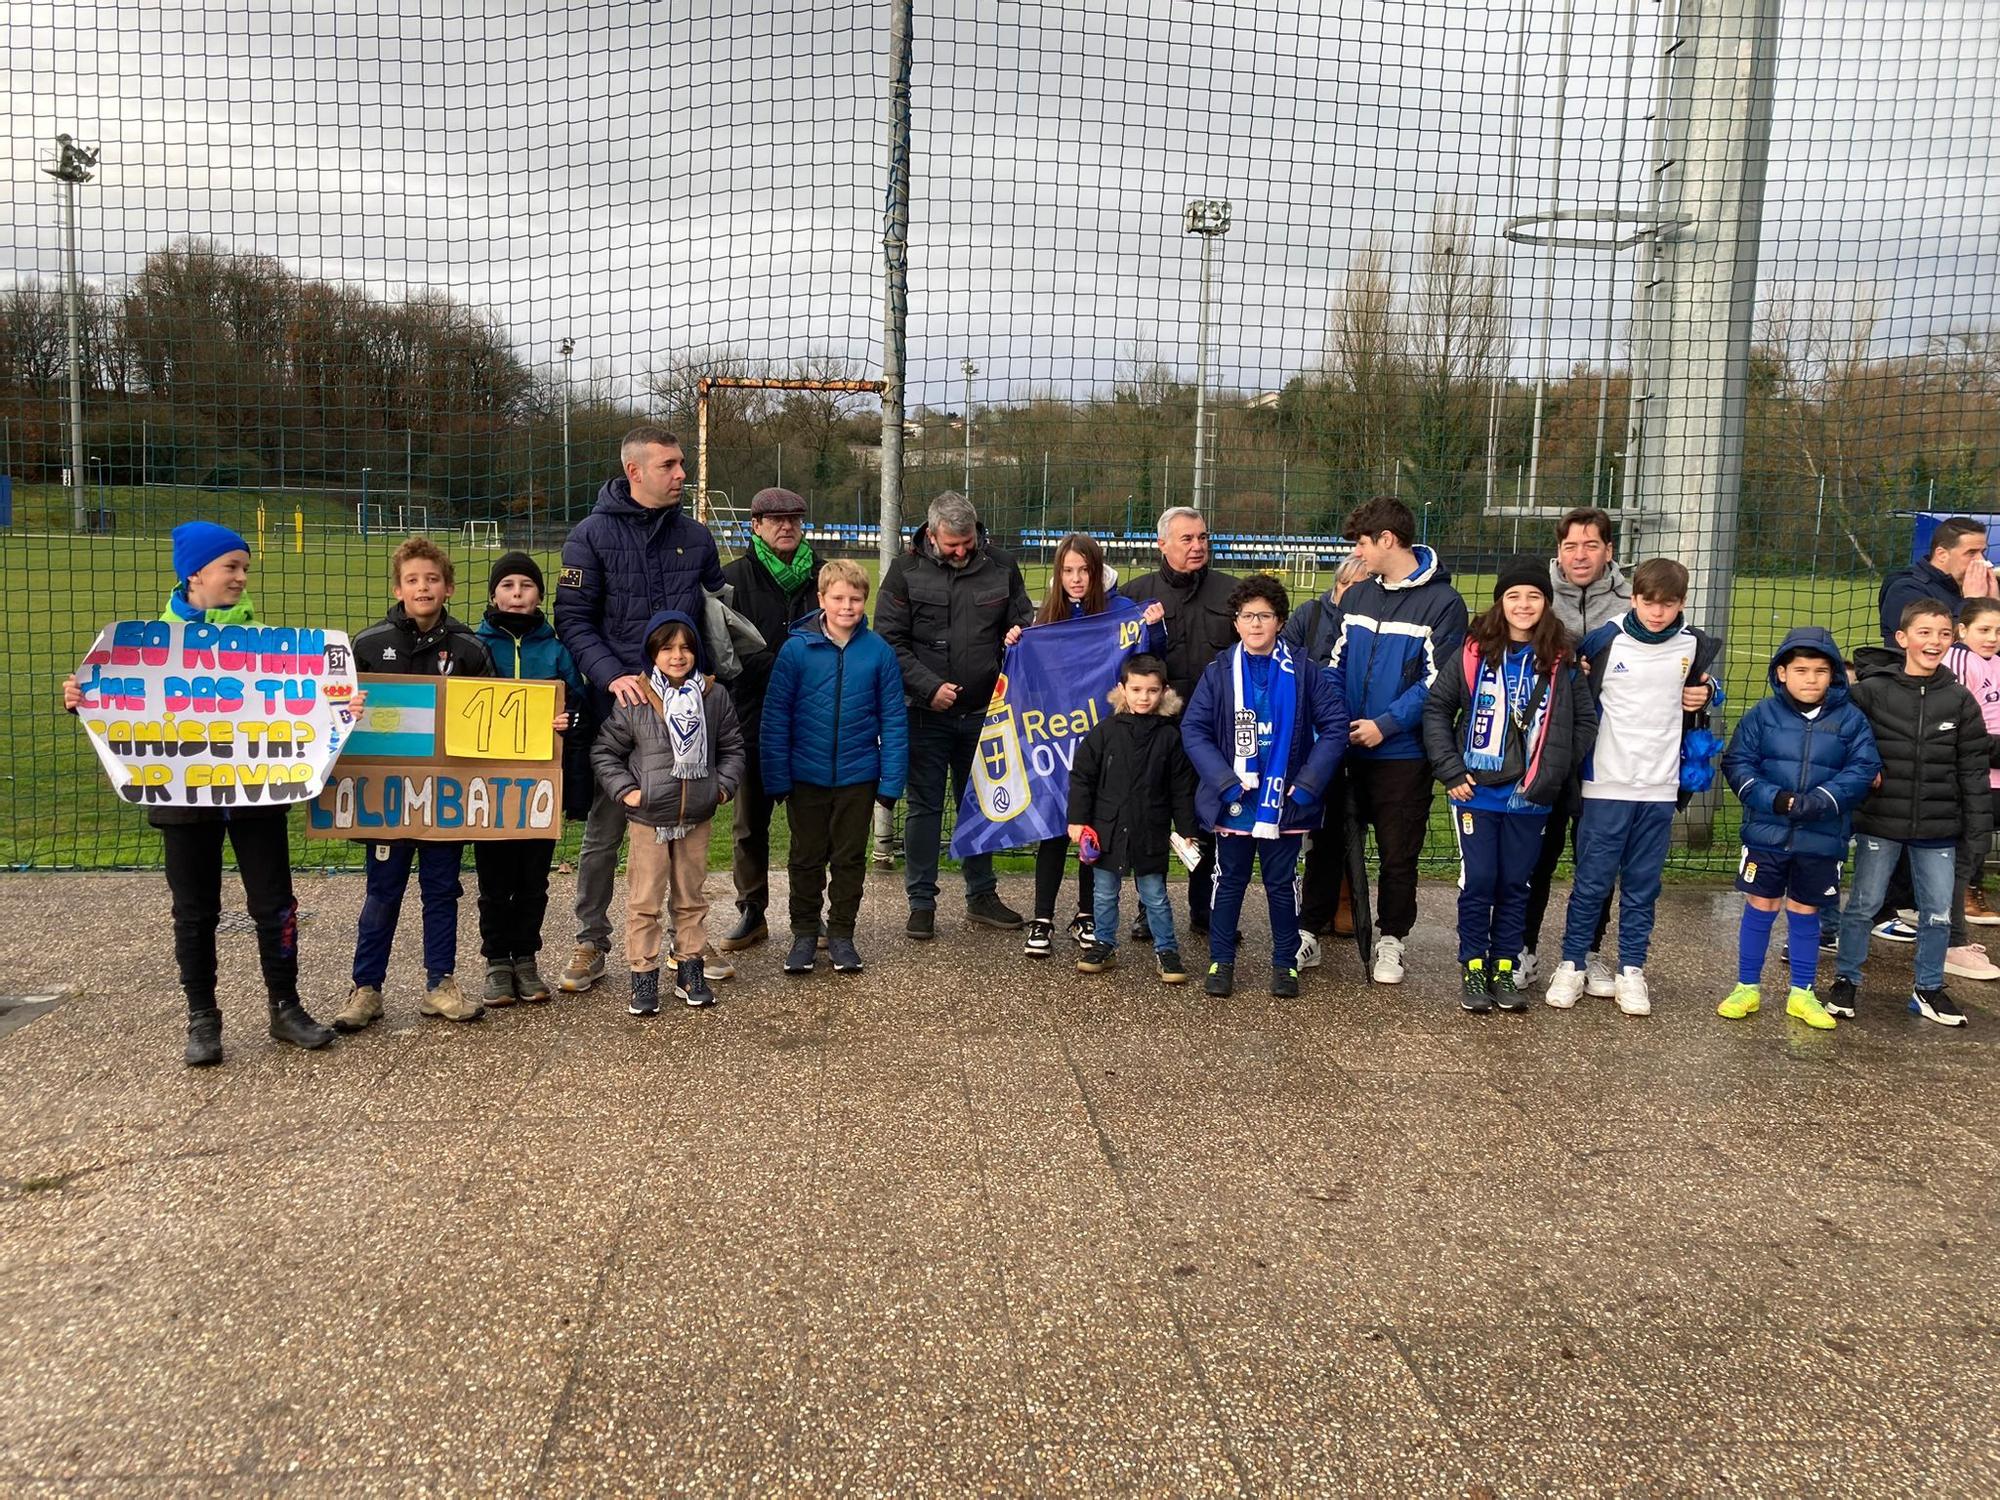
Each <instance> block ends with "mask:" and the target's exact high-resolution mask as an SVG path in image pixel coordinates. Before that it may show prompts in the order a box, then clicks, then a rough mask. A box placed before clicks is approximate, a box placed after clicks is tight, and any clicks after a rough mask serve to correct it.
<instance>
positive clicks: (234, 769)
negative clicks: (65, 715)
mask: <svg viewBox="0 0 2000 1500" xmlns="http://www.w3.org/2000/svg"><path fill="white" fill-rule="evenodd" d="M76 682H77V688H78V690H79V691H81V692H82V694H83V703H82V705H81V706H80V707H79V708H78V709H77V718H78V720H79V721H81V723H82V724H83V728H84V732H85V733H86V734H87V735H88V736H89V737H90V745H91V748H92V749H93V750H95V751H96V752H97V758H98V761H99V762H100V763H101V764H102V765H103V767H104V772H105V774H106V775H107V776H109V777H110V778H111V785H112V787H113V788H114V789H115V790H116V791H117V793H118V795H119V796H121V797H123V798H124V799H125V800H126V801H127V802H134V803H140V804H143V805H145V806H148V807H256V806H269V805H270V804H272V803H281V804H282V803H290V802H305V801H309V800H310V799H311V798H313V797H316V796H318V795H319V793H320V790H321V789H322V788H323V787H324V786H325V785H326V780H327V771H328V768H329V767H330V766H331V765H332V764H333V761H334V758H335V757H336V756H337V755H339V754H340V751H341V749H342V747H343V746H344V744H345V743H346V740H347V735H348V732H349V730H350V728H351V726H352V720H353V715H352V713H351V712H350V711H349V710H348V708H347V706H346V704H347V700H348V699H349V698H350V697H352V696H353V694H354V684H355V674H354V654H353V651H352V649H351V648H350V646H349V644H348V640H347V637H346V636H345V635H343V634H342V633H341V632H339V631H337V630H307V629H295V628H293V627H291V626H287V625H255V624H246V625H209V624H206V623H200V622H196V623H189V622H186V621H181V620H120V621H118V622H116V623H115V624H111V625H107V626H105V627H104V629H102V630H101V631H99V632H98V635H97V639H96V641H95V642H93V643H92V645H91V648H90V651H89V653H88V654H87V655H86V656H85V657H84V659H83V664H82V665H81V666H80V667H78V668H77V672H76Z"/></svg>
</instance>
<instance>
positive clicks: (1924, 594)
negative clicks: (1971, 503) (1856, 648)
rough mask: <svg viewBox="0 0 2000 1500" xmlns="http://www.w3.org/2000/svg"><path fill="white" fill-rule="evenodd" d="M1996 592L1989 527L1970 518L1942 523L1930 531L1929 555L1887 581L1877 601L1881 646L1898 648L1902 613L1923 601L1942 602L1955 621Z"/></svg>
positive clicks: (1891, 575)
mask: <svg viewBox="0 0 2000 1500" xmlns="http://www.w3.org/2000/svg"><path fill="white" fill-rule="evenodd" d="M1993 591H1994V586H1993V566H1992V564H1991V563H1989V562H1987V561H1986V528H1985V527H1984V526H1982V525H1980V524H1979V522H1977V521H1975V520H1973V519H1972V518H1971V517H1970V516H1953V517H1952V518H1951V519H1950V520H1948V521H1940V522H1938V528H1937V530H1936V531H1933V532H1932V533H1931V550H1930V554H1929V556H1928V557H1927V558H1926V559H1925V560H1924V561H1923V562H1920V563H1912V564H1911V565H1910V566H1909V567H1907V568H1899V569H1897V570H1896V571H1895V572H1894V573H1891V574H1890V575H1889V576H1888V577H1887V578H1884V579H1883V580H1882V592H1881V594H1880V596H1879V598H1878V599H1877V601H1876V602H1877V603H1878V604H1879V605H1880V607H1881V614H1882V644H1883V645H1884V646H1886V647H1888V648H1889V649H1890V650H1891V651H1895V650H1898V649H1899V648H1898V647H1897V645H1896V632H1897V631H1899V630H1901V629H1902V628H1903V611H1904V610H1905V609H1907V608H1909V607H1910V606H1911V605H1912V604H1914V603H1916V602H1917V601H1918V600H1919V599H1935V600H1937V602H1938V603H1940V604H1942V605H1943V606H1944V607H1945V608H1946V609H1948V610H1950V611H1951V613H1952V617H1953V618H1954V619H1956V618H1957V616H1958V606H1959V605H1960V604H1961V603H1962V602H1963V601H1965V600H1966V599H1970V598H1974V597H1976V596H1978V595H1982V594H1991V593H1992V592H1993Z"/></svg>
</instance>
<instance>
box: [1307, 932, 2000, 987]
mask: <svg viewBox="0 0 2000 1500" xmlns="http://www.w3.org/2000/svg"><path fill="white" fill-rule="evenodd" d="M1321 958H1322V955H1321V953H1320V951H1319V939H1318V938H1316V937H1314V936H1313V935H1312V934H1311V933H1310V932H1302V933H1300V934H1299V956H1298V959H1297V961H1296V964H1295V967H1296V968H1298V970H1299V971H1300V972H1301V973H1303V972H1304V971H1305V970H1307V969H1317V968H1318V967H1319V966H1320V960H1321ZM1993 972H1994V974H1995V976H1996V977H2000V969H1995V970H1994V971H1993Z"/></svg>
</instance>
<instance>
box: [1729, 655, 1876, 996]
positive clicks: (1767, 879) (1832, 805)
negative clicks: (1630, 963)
mask: <svg viewBox="0 0 2000 1500" xmlns="http://www.w3.org/2000/svg"><path fill="white" fill-rule="evenodd" d="M1770 678H1771V696H1770V697H1768V698H1766V699H1764V700H1763V701H1762V702H1760V703H1758V704H1757V705H1756V706H1755V707H1753V708H1752V709H1751V710H1750V711H1749V712H1748V713H1746V714H1745V715H1744V716H1743V717H1742V719H1741V720H1740V721H1738V723H1737V725H1736V732H1735V733H1734V734H1732V735H1731V736H1730V737H1729V749H1728V751H1727V752H1726V753H1725V754H1724V755H1723V757H1722V774H1723V775H1724V776H1725V777H1726V778H1727V779H1728V781H1729V789H1730V790H1731V791H1732V792H1734V793H1735V794H1736V796H1737V799H1738V800H1739V801H1740V802H1742V804H1743V835H1742V837H1743V853H1742V856H1741V858H1740V859H1739V861H1738V865H1737V873H1736V889H1738V890H1739V891H1741V892H1743V922H1742V927H1741V930H1740V933H1739V936H1738V938H1737V947H1736V988H1735V989H1733V990H1731V991H1730V992H1729V994H1728V996H1727V997H1725V998H1724V1000H1723V1002H1722V1004H1721V1005H1720V1006H1718V1007H1717V1008H1716V1009H1717V1013H1718V1014H1720V1015H1722V1016H1725V1017H1727V1018H1728V1019H1729V1020H1732V1021H1740V1020H1743V1019H1744V1018H1745V1017H1748V1016H1752V1015H1755V1014H1756V1013H1757V1007H1758V1003H1759V992H1758V987H1757V984H1758V980H1759V978H1760V977H1761V976H1762V974H1763V971H1764V956H1765V954H1766V952H1767V951H1768V950H1769V948H1770V943H1771V929H1772V927H1773V926H1775V925H1776V923H1777V920H1778V909H1779V907H1780V905H1782V906H1783V907H1784V911H1785V937H1786V942H1787V944H1788V945H1789V948H1790V963H1791V971H1792V974H1791V978H1792V986H1791V992H1790V994H1789V995H1788V996H1787V997H1786V999H1785V1014H1786V1015H1788V1016H1791V1017H1792V1018H1793V1019H1795V1020H1799V1021H1803V1022H1805V1023H1806V1025H1808V1026H1812V1027H1816V1028H1818V1029H1820V1030H1822V1031H1825V1030H1831V1029H1832V1028H1833V1026H1834V1024H1835V1023H1834V1018H1833V1017H1832V1016H1830V1015H1828V1014H1827V1013H1826V1009H1825V1007H1823V1006H1822V1005H1821V1004H1820V1002H1819V997H1818V995H1817V994H1816V993H1815V992H1814V989H1813V970H1814V966H1815V964H1816V962H1817V960H1818V958H1819V926H1820V912H1821V910H1822V909H1823V908H1824V907H1826V906H1827V904H1828V903H1829V902H1830V900H1831V899H1832V898H1833V897H1834V896H1835V895H1836V894H1837V893H1838V892H1839V890H1840V866H1841V862H1842V861H1843V860H1844V859H1845V858H1846V857H1847V840H1848V835H1849V833H1850V831H1851V828H1850V825H1851V822H1852V818H1853V813H1854V809H1855V807H1856V806H1857V805H1858V804H1859V803H1860V802H1861V801H1862V799H1863V798H1865V797H1866V796H1867V795H1868V793H1869V791H1870V789H1871V788H1872V787H1873V786H1874V783H1875V778H1876V777H1877V776H1878V775H1879V774H1881V770H1882V757H1881V755H1880V754H1879V753H1878V752H1877V750H1876V747H1875V733H1874V731H1873V730H1872V729H1870V728H1869V726H1868V719H1867V716H1866V715H1865V714H1863V713H1862V712H1861V710H1860V709H1859V708H1858V707H1856V706H1855V704H1854V703H1853V702H1852V701H1850V699H1849V697H1848V693H1847V670H1846V666H1845V664H1844V662H1843V660H1842V658H1841V655H1840V647H1839V645H1838V644H1837V643H1836V642H1835V641H1834V638H1833V635H1832V632H1830V631H1827V630H1824V629H1822V628H1821V627H1820V626H1817V625H1804V626H1800V627H1798V628H1796V629H1794V630H1792V631H1791V632H1790V633H1789V634H1788V635H1786V637H1785V639H1784V640H1783V641H1782V642H1781V643H1780V644H1779V646H1778V649H1777V652H1776V653H1775V654H1774V655H1773V656H1772V657H1771V672H1770Z"/></svg>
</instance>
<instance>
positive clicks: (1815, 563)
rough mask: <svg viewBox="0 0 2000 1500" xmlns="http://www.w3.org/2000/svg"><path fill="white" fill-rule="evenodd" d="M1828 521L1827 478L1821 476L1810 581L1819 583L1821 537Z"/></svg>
mask: <svg viewBox="0 0 2000 1500" xmlns="http://www.w3.org/2000/svg"><path fill="white" fill-rule="evenodd" d="M1825 521H1826V476H1825V475H1824V474H1822V475H1820V476H1819V499H1818V500H1817V501H1816V502H1815V503H1814V505H1813V555H1812V575H1811V578H1810V581H1811V582H1813V583H1818V582H1819V535H1820V529H1821V527H1822V526H1823V525H1824V524H1825Z"/></svg>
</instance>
